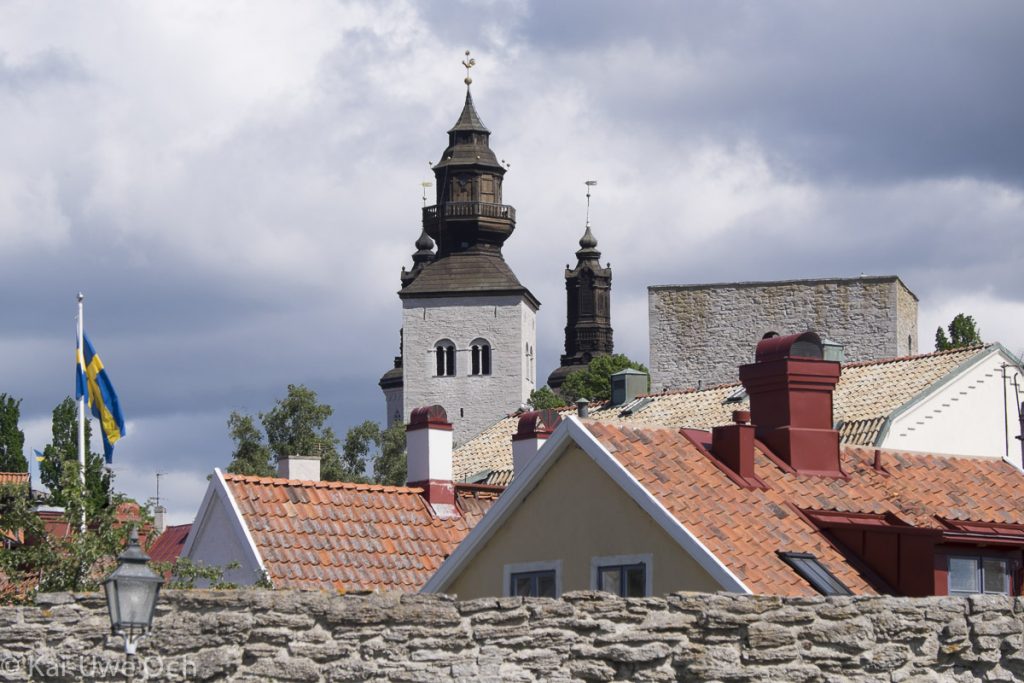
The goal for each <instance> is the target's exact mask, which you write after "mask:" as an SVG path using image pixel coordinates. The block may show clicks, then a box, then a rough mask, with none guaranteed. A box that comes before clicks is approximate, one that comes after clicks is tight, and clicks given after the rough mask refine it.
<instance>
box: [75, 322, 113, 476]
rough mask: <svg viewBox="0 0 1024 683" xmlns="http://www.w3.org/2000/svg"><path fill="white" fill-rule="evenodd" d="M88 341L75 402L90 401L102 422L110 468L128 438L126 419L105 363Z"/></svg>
mask: <svg viewBox="0 0 1024 683" xmlns="http://www.w3.org/2000/svg"><path fill="white" fill-rule="evenodd" d="M82 337H83V339H85V353H82V349H78V354H77V355H78V363H77V371H76V372H75V375H76V378H75V398H76V399H80V398H82V396H87V397H88V403H89V408H90V409H92V414H93V417H95V418H97V419H98V420H99V421H100V432H102V434H103V455H104V456H105V457H106V460H107V464H108V465H109V464H110V462H111V460H112V459H113V457H114V444H115V443H117V442H118V440H119V439H120V438H121V437H123V436H124V435H125V429H124V416H123V415H121V406H120V405H119V404H118V402H117V392H115V391H114V385H113V384H111V383H110V377H108V376H107V371H106V370H104V369H103V361H101V360H100V357H99V356H97V355H96V352H95V351H94V350H93V348H92V343H91V342H90V341H89V337H87V336H85V335H82Z"/></svg>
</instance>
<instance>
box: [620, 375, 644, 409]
mask: <svg viewBox="0 0 1024 683" xmlns="http://www.w3.org/2000/svg"><path fill="white" fill-rule="evenodd" d="M611 379H612V403H611V404H612V405H613V406H621V405H623V404H625V403H628V402H630V401H632V400H633V399H635V398H636V397H637V396H639V395H640V394H646V393H647V387H648V378H647V373H646V372H640V371H639V370H634V369H633V368H626V369H625V370H619V371H618V372H615V373H612V378H611Z"/></svg>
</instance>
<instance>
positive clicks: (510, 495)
mask: <svg viewBox="0 0 1024 683" xmlns="http://www.w3.org/2000/svg"><path fill="white" fill-rule="evenodd" d="M570 442H572V443H575V444H576V445H577V446H579V447H580V448H581V449H582V450H583V452H584V453H586V454H587V455H588V456H589V457H590V459H591V460H593V461H594V462H595V463H597V465H598V466H599V467H600V468H601V469H602V470H604V472H605V473H607V474H608V476H610V477H611V478H612V480H613V481H614V482H615V483H616V484H618V485H619V486H620V487H621V488H622V489H623V490H624V491H625V492H626V493H627V494H628V495H629V497H630V498H632V499H633V501H634V502H635V503H636V504H637V505H639V506H640V508H641V509H643V510H644V511H645V512H646V513H647V514H649V515H650V516H651V517H652V518H653V519H654V521H655V522H657V523H658V525H659V526H660V527H661V528H662V529H663V530H664V531H665V532H666V533H668V535H669V536H670V537H671V538H672V539H673V540H674V541H675V542H676V543H678V544H679V546H680V547H682V549H683V550H684V551H685V552H686V553H687V554H689V555H690V556H691V557H692V558H693V559H694V560H696V562H697V563H698V564H699V565H700V566H701V567H702V568H703V569H704V570H705V571H706V572H708V574H710V575H711V577H712V578H713V579H714V580H715V581H717V582H718V583H719V585H721V586H722V588H723V589H725V590H727V591H731V592H736V593H750V592H751V590H750V589H749V588H747V586H745V585H744V584H743V582H742V581H740V579H739V578H738V577H737V576H736V575H735V574H733V573H732V571H730V570H729V568H728V567H726V566H725V564H724V563H723V562H722V561H721V560H720V559H718V557H716V556H715V555H714V554H713V553H712V552H711V551H710V550H708V548H707V546H705V545H704V544H703V543H701V541H700V539H698V538H697V537H696V536H695V535H694V534H693V532H691V531H690V530H689V529H687V528H686V526H685V525H683V524H682V523H681V522H680V521H679V520H678V519H676V518H675V517H674V516H673V515H672V514H671V513H670V512H669V511H668V510H667V509H665V507H664V506H663V505H662V504H661V503H660V502H658V500H657V499H656V498H654V496H653V495H651V493H650V492H649V491H648V490H647V489H646V488H644V487H643V485H642V484H640V482H639V481H637V480H636V478H635V477H634V476H633V475H632V474H630V473H629V471H628V470H627V469H626V468H625V467H623V466H622V464H621V463H619V461H618V460H616V459H615V457H614V456H612V454H611V453H609V452H608V451H607V450H606V449H605V448H604V446H602V445H601V443H600V442H599V441H598V440H597V439H596V438H595V437H594V435H593V434H591V433H590V431H589V430H588V429H587V428H586V427H584V426H583V425H582V424H581V423H580V421H579V420H578V419H577V418H576V416H573V415H570V416H568V417H567V418H565V419H563V420H562V422H561V424H559V425H558V427H557V428H556V429H555V431H554V433H553V434H552V435H551V437H550V438H548V440H547V443H545V444H544V445H543V446H542V447H541V449H540V451H538V453H537V457H536V458H534V459H533V460H532V461H531V462H530V464H529V465H528V466H527V467H526V469H525V470H524V471H523V472H522V473H521V474H519V475H518V476H517V477H516V478H515V479H514V480H513V481H512V484H511V485H510V486H509V487H508V488H507V489H505V492H504V493H503V494H502V495H501V496H500V497H499V498H498V502H497V503H495V505H494V506H493V507H492V508H491V510H490V511H489V512H488V513H487V514H486V515H484V517H483V519H482V520H481V521H480V522H479V523H478V524H477V525H476V527H475V528H474V529H473V530H472V531H471V532H470V533H469V534H468V535H467V536H466V538H465V539H463V541H462V543H460V544H459V545H458V547H457V548H456V549H455V551H454V552H453V553H452V554H451V555H450V556H449V557H448V559H447V560H445V561H444V563H443V564H442V565H441V567H440V568H439V569H438V570H437V572H435V573H434V575H433V576H432V577H431V578H430V580H429V581H427V583H426V585H425V586H424V587H423V589H422V591H421V592H423V593H439V592H443V591H444V590H445V589H447V588H448V587H449V586H450V585H451V583H452V581H454V580H455V578H456V577H457V576H458V575H459V574H461V572H462V571H463V569H464V568H465V567H466V566H467V565H468V564H469V562H470V560H472V558H473V557H475V556H476V554H477V553H478V552H479V551H480V550H481V549H482V548H483V547H484V546H485V545H486V544H487V542H488V541H489V540H490V539H491V538H492V537H493V536H494V534H495V533H497V531H498V529H500V528H501V526H502V525H503V524H504V523H505V521H506V519H508V517H509V516H510V515H511V514H512V513H513V512H514V511H515V509H516V508H518V507H519V505H520V504H521V503H522V502H523V501H524V500H525V499H526V497H527V496H528V495H529V494H530V492H531V491H532V490H533V489H534V488H535V487H536V486H537V484H538V483H540V480H541V478H542V477H543V476H544V474H545V473H546V472H547V471H548V470H549V469H551V467H552V466H553V465H554V464H555V462H556V461H557V460H558V458H559V457H560V456H561V455H562V453H564V452H565V450H566V448H568V446H569V444H570Z"/></svg>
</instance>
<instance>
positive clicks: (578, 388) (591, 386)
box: [560, 353, 651, 402]
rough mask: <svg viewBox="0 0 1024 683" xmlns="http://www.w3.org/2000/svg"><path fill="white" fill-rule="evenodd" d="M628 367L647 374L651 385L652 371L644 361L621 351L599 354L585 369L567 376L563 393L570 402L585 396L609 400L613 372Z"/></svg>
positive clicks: (592, 399) (586, 397) (596, 399)
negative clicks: (611, 353)
mask: <svg viewBox="0 0 1024 683" xmlns="http://www.w3.org/2000/svg"><path fill="white" fill-rule="evenodd" d="M626 368H632V369H634V370H639V371H640V372H643V373H645V374H646V375H647V378H648V380H647V381H648V385H650V376H651V373H650V372H648V370H647V368H646V367H645V366H644V365H643V364H642V363H637V362H635V361H632V360H630V359H629V358H627V357H626V356H624V355H622V354H621V353H616V354H614V355H606V356H598V357H596V358H594V359H593V360H592V361H590V364H589V365H588V366H587V367H586V369H585V370H577V371H576V372H573V373H570V374H569V376H568V377H566V378H565V382H563V383H562V386H561V389H560V391H561V394H562V396H564V397H565V399H566V400H568V401H569V402H575V401H577V400H578V399H581V398H585V399H588V400H591V401H607V400H610V399H611V397H612V374H613V373H616V372H618V371H620V370H625V369H626Z"/></svg>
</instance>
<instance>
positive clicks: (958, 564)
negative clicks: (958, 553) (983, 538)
mask: <svg viewBox="0 0 1024 683" xmlns="http://www.w3.org/2000/svg"><path fill="white" fill-rule="evenodd" d="M949 591H950V592H951V593H952V592H958V593H977V592H978V560H977V558H974V557H951V558H949Z"/></svg>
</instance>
